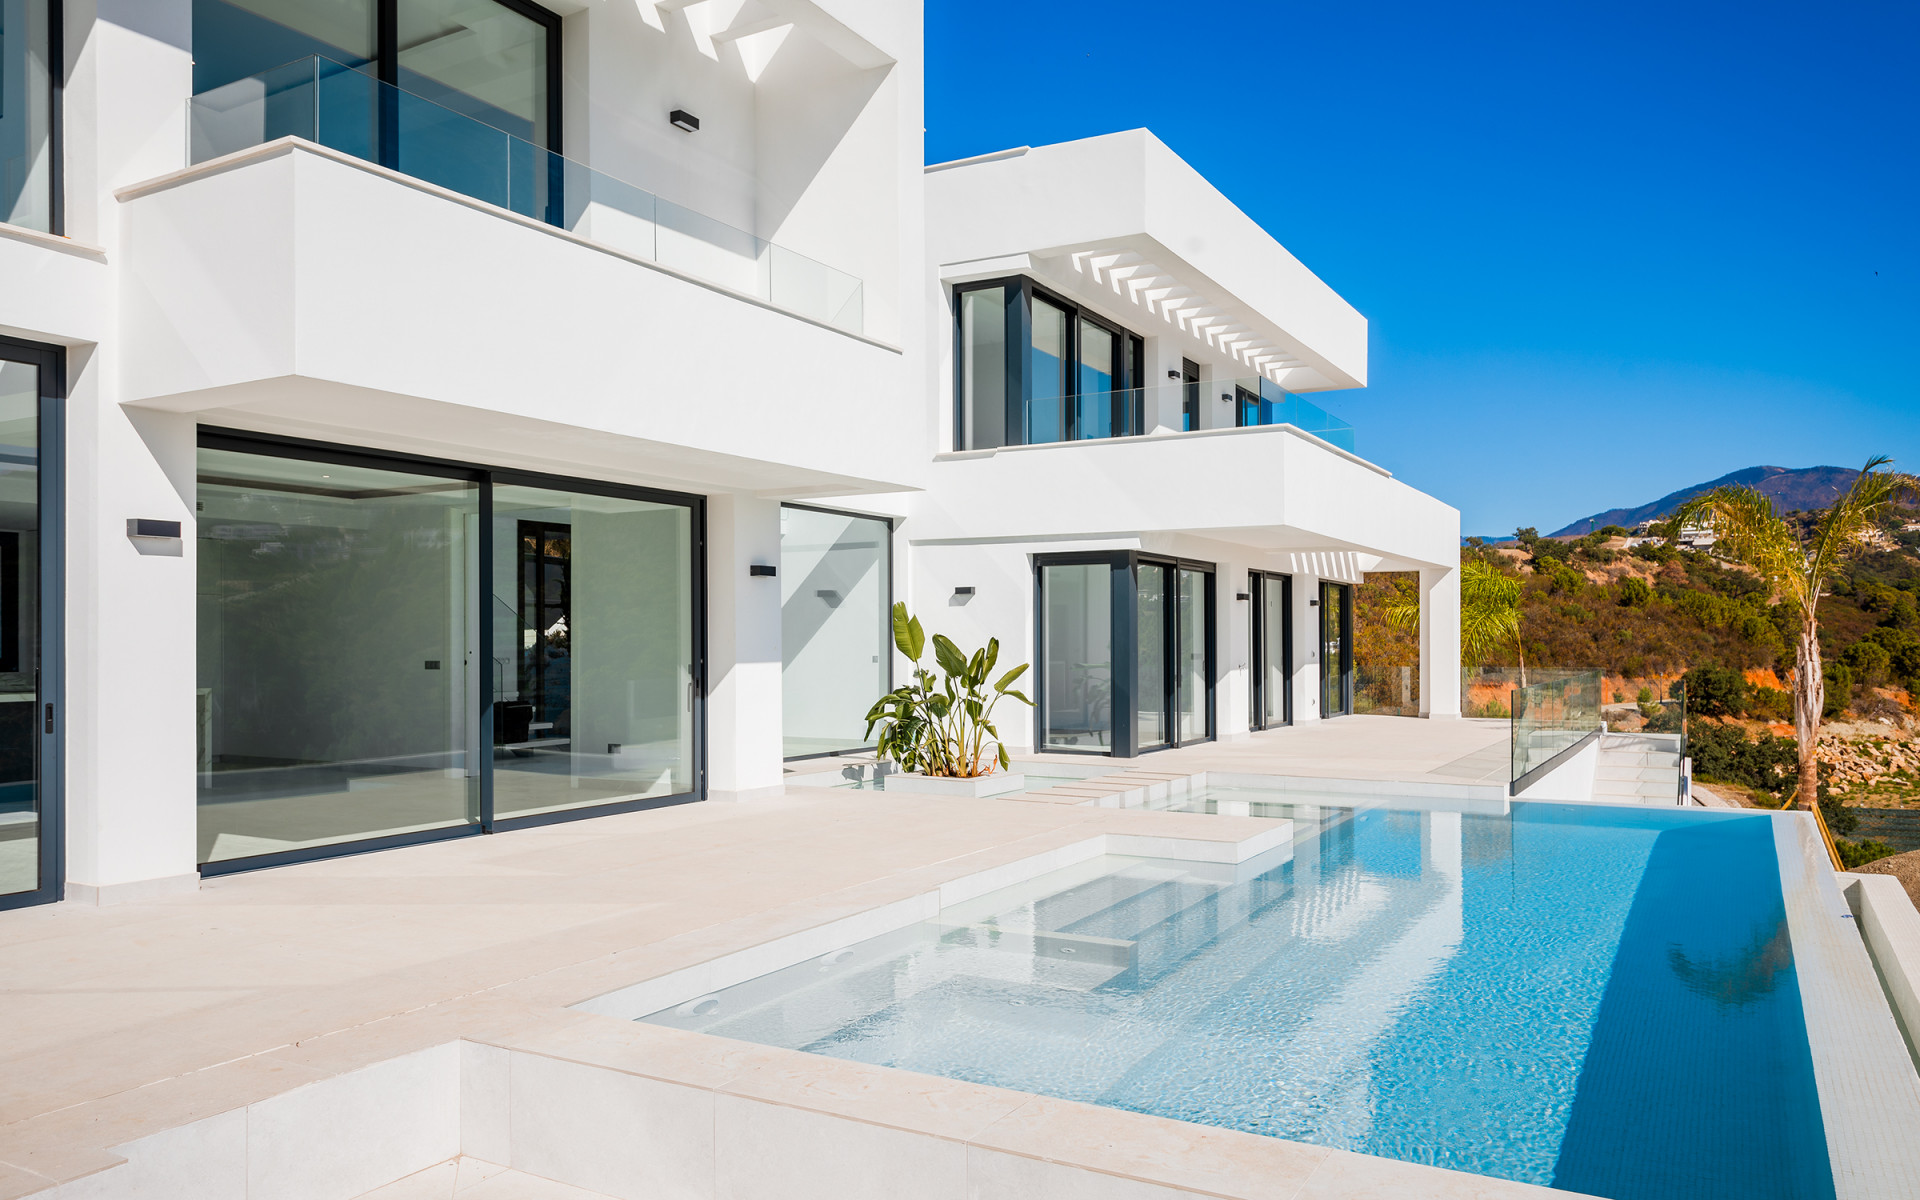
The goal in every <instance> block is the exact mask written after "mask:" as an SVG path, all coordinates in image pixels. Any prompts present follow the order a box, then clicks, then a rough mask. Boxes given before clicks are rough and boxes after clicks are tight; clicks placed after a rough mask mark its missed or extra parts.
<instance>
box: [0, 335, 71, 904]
mask: <svg viewBox="0 0 1920 1200" xmlns="http://www.w3.org/2000/svg"><path fill="white" fill-rule="evenodd" d="M62 365H63V364H62V358H61V352H60V351H59V350H57V349H54V348H51V347H46V346H35V345H30V344H26V343H21V342H14V341H10V340H8V339H6V338H0V908H12V907H15V906H16V905H20V904H34V903H42V902H45V901H50V900H58V899H59V898H60V892H61V869H60V867H61V864H60V806H59V800H58V796H59V787H58V772H57V766H58V763H59V754H58V752H57V751H58V746H59V741H58V735H57V733H56V730H57V729H58V728H59V725H58V724H57V721H58V719H59V718H60V716H61V714H60V713H59V711H58V710H59V707H60V699H61V697H60V689H59V677H60V676H59V671H60V663H61V659H62V656H61V654H60V645H59V636H58V635H59V616H60V612H61V599H60V587H59V584H60V571H59V545H60V537H59V525H58V521H57V518H58V513H59V496H60V487H59V478H58V473H57V467H58V460H57V456H56V455H54V454H53V453H51V451H52V450H53V448H55V447H57V446H58V445H59V440H58V432H57V430H58V424H59V420H60V414H59V408H58V404H59V396H60V392H61V387H62V380H61V370H62Z"/></svg>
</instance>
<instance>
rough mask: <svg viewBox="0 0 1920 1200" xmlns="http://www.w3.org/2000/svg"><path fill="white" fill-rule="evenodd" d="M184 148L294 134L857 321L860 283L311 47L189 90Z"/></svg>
mask: <svg viewBox="0 0 1920 1200" xmlns="http://www.w3.org/2000/svg"><path fill="white" fill-rule="evenodd" d="M188 136H189V139H190V146H189V158H190V160H191V161H192V162H195V163H202V162H206V161H208V160H210V159H214V158H218V157H220V156H221V155H225V154H232V153H234V152H236V151H240V150H245V149H248V148H250V147H253V146H258V145H262V144H264V143H266V142H270V141H273V140H275V139H277V138H283V137H298V138H304V139H306V140H307V141H310V142H315V143H318V144H319V145H322V146H326V147H328V148H330V149H333V150H338V151H340V152H341V153H344V154H350V155H353V156H354V157H356V158H362V159H365V160H367V161H368V162H375V163H379V164H380V165H382V166H386V167H390V168H392V169H393V170H396V171H400V172H402V173H403V174H406V175H410V176H412V177H414V178H415V179H419V180H423V181H424V182H427V183H432V184H436V185H438V186H440V187H444V188H446V189H448V190H449V191H453V192H458V193H460V194H461V195H463V196H470V197H472V198H473V199H475V200H481V201H485V202H486V203H488V204H494V205H498V206H499V207H501V208H505V209H510V210H512V211H513V212H516V213H519V214H520V215H521V216H525V217H531V218H533V219H535V220H538V221H543V222H545V223H546V224H548V225H553V226H556V227H558V228H561V229H565V230H567V231H569V232H571V233H575V234H578V235H579V236H581V237H583V238H586V239H588V240H590V241H593V242H596V243H598V244H600V245H602V246H605V247H607V248H608V249H611V250H615V251H618V252H619V253H621V254H625V255H629V256H631V257H633V258H638V259H642V260H645V261H647V262H652V263H658V264H659V265H661V266H663V267H668V268H671V269H672V270H675V271H678V272H680V273H682V274H686V275H690V276H693V277H695V278H698V279H702V280H705V281H707V282H710V283H715V284H718V285H720V286H722V287H725V288H728V289H730V290H732V291H736V292H741V293H744V294H746V295H749V296H753V297H756V298H757V299H760V300H764V301H766V302H767V303H769V304H771V305H773V306H774V307H776V308H780V309H784V310H785V311H787V312H791V313H795V314H797V315H800V316H803V317H808V318H811V319H813V320H816V321H820V322H822V323H824V324H827V325H831V326H833V327H835V328H838V329H844V330H848V331H850V332H853V333H859V332H861V331H863V330H864V328H865V325H866V314H865V308H864V295H863V292H864V289H863V287H862V284H861V281H860V280H859V279H857V278H855V277H854V276H852V275H849V274H847V273H846V272H844V271H838V270H835V269H834V268H832V267H829V266H827V265H826V264H824V263H821V262H818V261H816V260H814V259H811V258H808V257H807V256H806V255H804V254H799V253H797V252H795V251H793V250H790V249H787V248H786V247H784V246H779V245H775V244H774V243H772V242H770V241H767V240H766V239H764V238H761V237H757V236H755V235H754V234H751V233H748V232H746V231H745V230H742V229H736V228H734V227H733V226H731V225H728V224H726V223H725V222H723V221H719V220H716V219H714V218H713V217H710V216H707V215H706V214H704V213H700V212H696V211H694V210H693V209H690V208H686V207H684V206H682V205H679V204H675V203H673V202H672V201H670V200H667V199H664V198H662V197H660V196H657V195H655V194H653V193H652V192H649V191H647V190H645V189H644V188H640V187H636V186H634V185H633V184H631V183H627V182H626V181H624V180H620V179H616V178H614V177H613V176H611V175H607V174H605V173H603V172H600V171H596V170H594V169H592V168H591V167H587V166H584V165H582V164H580V163H577V162H575V161H573V160H572V159H569V158H565V157H563V156H561V155H558V154H555V153H553V152H552V151H549V150H545V149H543V148H541V147H539V146H536V145H534V144H533V143H532V142H529V141H527V140H526V139H524V138H520V137H516V136H514V135H513V134H510V133H507V132H505V131H504V130H500V129H496V128H494V127H493V126H491V125H489V124H487V123H486V122H484V121H480V120H477V119H475V118H474V117H470V116H468V115H466V114H464V113H459V112H455V111H454V110H453V109H450V108H447V107H445V106H443V105H440V104H437V103H435V102H434V101H432V100H428V99H426V98H424V97H422V96H418V95H415V94H413V93H412V92H409V91H407V90H405V89H404V88H398V87H395V86H393V85H391V84H388V83H383V82H381V81H380V80H378V79H376V78H375V77H374V76H373V75H371V74H370V73H369V72H368V70H367V69H366V68H361V67H349V66H346V65H345V64H342V63H337V62H334V61H333V60H331V59H328V58H323V57H319V56H314V57H309V58H302V59H296V60H295V61H293V62H290V63H287V64H285V65H283V66H279V67H274V68H272V69H271V70H267V71H262V72H259V73H258V74H255V75H250V76H248V77H247V78H245V79H239V80H235V81H234V82H232V83H229V84H226V85H225V86H222V87H218V88H214V89H212V90H210V91H206V92H202V93H201V94H199V95H197V96H195V97H193V99H192V100H191V101H189V112H188Z"/></svg>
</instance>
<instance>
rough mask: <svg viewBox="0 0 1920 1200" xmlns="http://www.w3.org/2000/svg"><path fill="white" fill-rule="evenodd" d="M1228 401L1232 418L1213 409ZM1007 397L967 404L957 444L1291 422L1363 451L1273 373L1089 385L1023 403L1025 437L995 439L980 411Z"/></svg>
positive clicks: (1341, 426) (1344, 427)
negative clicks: (1271, 376) (1101, 388)
mask: <svg viewBox="0 0 1920 1200" xmlns="http://www.w3.org/2000/svg"><path fill="white" fill-rule="evenodd" d="M1036 374H1037V375H1039V376H1040V377H1041V378H1049V377H1057V375H1058V372H1045V371H1042V372H1037V373H1036ZM962 389H963V391H964V389H965V381H964V380H963V381H962ZM976 399H978V398H976ZM1221 402H1224V403H1226V404H1229V405H1231V406H1232V419H1231V424H1229V423H1228V422H1227V421H1223V420H1220V419H1219V418H1218V417H1217V416H1214V415H1212V414H1210V412H1209V409H1210V407H1211V405H1212V404H1215V403H1221ZM1000 403H1001V402H1000V400H999V399H998V398H997V397H995V398H991V404H989V405H987V406H985V407H984V408H983V409H982V410H981V411H979V412H976V411H975V410H974V409H972V408H971V407H966V408H964V409H963V412H962V417H961V419H962V421H963V423H964V427H963V428H962V429H961V430H959V439H958V441H957V444H958V445H960V446H963V447H966V446H977V447H979V448H981V449H989V448H993V445H994V444H996V443H997V444H999V445H1006V444H1013V445H1028V446H1039V445H1051V444H1053V443H1057V442H1083V441H1094V440H1099V439H1102V438H1123V437H1137V436H1140V435H1142V434H1147V433H1152V432H1154V431H1155V430H1156V429H1164V430H1172V431H1174V432H1192V431H1195V430H1201V429H1210V430H1212V431H1214V432H1219V431H1222V430H1225V429H1231V428H1235V427H1238V428H1243V429H1244V428H1254V427H1258V426H1264V425H1284V426H1288V427H1291V428H1293V429H1296V430H1298V431H1300V432H1301V433H1308V434H1312V435H1313V436H1314V437H1316V438H1318V439H1320V440H1321V441H1323V442H1326V443H1327V444H1328V445H1330V446H1333V447H1335V448H1337V449H1340V450H1345V451H1346V452H1347V453H1348V454H1354V453H1356V451H1355V449H1354V431H1353V426H1352V425H1351V424H1349V423H1347V422H1346V421H1343V420H1341V419H1340V418H1339V417H1336V416H1334V415H1333V414H1332V413H1330V412H1328V411H1327V410H1326V409H1324V408H1321V407H1320V406H1319V405H1317V404H1315V403H1313V402H1312V401H1310V400H1307V399H1305V398H1304V397H1301V396H1296V395H1294V394H1293V393H1291V392H1288V391H1285V390H1283V389H1281V388H1280V387H1279V386H1277V385H1276V384H1274V383H1273V381H1272V380H1269V379H1261V378H1244V379H1233V378H1229V379H1208V380H1203V381H1199V382H1180V383H1160V384H1152V385H1150V386H1147V387H1136V388H1120V389H1117V390H1113V391H1083V392H1080V393H1078V394H1074V395H1067V396H1035V397H1033V398H1031V399H1029V400H1027V401H1025V402H1024V404H1023V405H1021V406H1020V409H1019V410H1018V411H1022V412H1024V421H1019V420H1017V421H1016V424H1017V426H1018V427H1019V428H1020V429H1021V434H1022V436H1019V437H1016V438H1011V439H1004V440H1002V439H997V438H995V436H994V435H995V432H996V431H994V430H992V429H990V428H987V427H986V426H984V425H983V424H982V423H981V416H982V415H983V414H984V413H985V412H986V411H987V410H988V409H990V410H991V412H992V414H994V415H997V414H998V411H999V406H1000ZM983 436H984V437H986V438H988V439H991V441H990V442H989V444H987V445H981V442H980V439H981V438H982V437H983Z"/></svg>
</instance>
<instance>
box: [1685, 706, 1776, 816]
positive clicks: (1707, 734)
mask: <svg viewBox="0 0 1920 1200" xmlns="http://www.w3.org/2000/svg"><path fill="white" fill-rule="evenodd" d="M1687 753H1688V754H1690V755H1692V757H1693V773H1694V774H1695V775H1696V776H1698V777H1699V778H1700V780H1701V782H1703V783H1714V782H1720V783H1737V784H1739V785H1740V786H1741V787H1746V788H1752V789H1753V790H1755V791H1758V792H1765V793H1767V794H1768V795H1771V796H1774V797H1776V798H1778V797H1780V796H1783V795H1785V794H1786V791H1787V789H1788V788H1790V787H1792V786H1793V782H1794V778H1795V771H1794V768H1795V766H1796V764H1797V762H1798V759H1799V751H1798V750H1797V748H1796V747H1795V746H1794V743H1793V739H1792V738H1783V737H1775V736H1773V735H1772V734H1762V735H1761V736H1760V737H1759V738H1757V739H1754V738H1749V737H1748V736H1747V734H1746V731H1745V730H1743V729H1741V728H1740V727H1739V726H1738V725H1723V724H1721V723H1720V722H1718V721H1707V720H1701V721H1694V722H1692V725H1691V728H1689V729H1688V731H1687Z"/></svg>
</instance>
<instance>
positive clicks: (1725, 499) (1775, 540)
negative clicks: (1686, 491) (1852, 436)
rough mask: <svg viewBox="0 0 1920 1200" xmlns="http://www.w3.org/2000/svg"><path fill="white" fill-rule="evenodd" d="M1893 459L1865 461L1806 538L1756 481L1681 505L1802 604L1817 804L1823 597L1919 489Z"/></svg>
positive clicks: (1805, 735) (1734, 554)
mask: <svg viewBox="0 0 1920 1200" xmlns="http://www.w3.org/2000/svg"><path fill="white" fill-rule="evenodd" d="M1892 462H1893V460H1892V459H1891V458H1888V457H1886V456H1885V455H1881V456H1879V457H1876V458H1870V459H1868V460H1867V465H1866V466H1864V467H1862V468H1861V469H1860V474H1858V475H1857V476H1855V477H1854V480H1853V484H1852V486H1851V487H1849V488H1848V489H1847V492H1846V494H1845V495H1843V496H1841V497H1840V498H1839V499H1838V500H1836V501H1834V503H1833V507H1832V508H1829V509H1828V510H1827V511H1826V513H1825V515H1823V516H1822V517H1821V518H1820V522H1819V524H1818V525H1816V526H1815V527H1814V531H1813V540H1812V542H1811V543H1803V542H1802V541H1801V539H1800V535H1799V533H1798V532H1796V531H1795V530H1794V528H1793V526H1791V525H1789V524H1788V523H1787V522H1786V521H1785V520H1783V519H1782V518H1781V517H1780V515H1779V514H1778V513H1776V512H1775V511H1774V506H1773V501H1772V500H1771V499H1770V498H1769V497H1767V496H1765V495H1763V494H1761V493H1760V492H1757V491H1755V490H1754V489H1752V488H1750V487H1744V486H1735V487H1721V488H1715V489H1714V490H1712V491H1711V492H1707V493H1705V494H1704V495H1700V496H1696V497H1694V498H1693V499H1691V500H1689V501H1687V502H1686V503H1685V504H1683V505H1681V506H1680V508H1679V510H1678V511H1677V512H1675V513H1674V515H1673V521H1672V527H1673V528H1674V529H1676V530H1678V529H1683V528H1685V527H1687V526H1689V525H1694V526H1704V527H1705V528H1707V529H1709V530H1711V531H1712V532H1713V533H1714V535H1715V537H1716V539H1717V540H1716V541H1715V543H1714V550H1715V552H1716V553H1719V554H1724V555H1725V556H1726V557H1728V558H1731V559H1733V560H1734V561H1735V562H1740V563H1745V564H1746V565H1747V566H1749V567H1752V568H1753V570H1754V571H1755V572H1756V573H1757V574H1758V575H1759V576H1760V579H1761V581H1762V582H1764V583H1766V584H1767V586H1768V587H1770V588H1772V589H1773V594H1774V595H1775V596H1778V597H1779V598H1780V599H1781V600H1783V601H1786V602H1787V603H1790V604H1792V605H1793V606H1794V607H1795V608H1797V609H1798V610H1799V615H1800V632H1799V634H1798V636H1796V637H1795V638H1794V644H1793V660H1794V669H1793V734H1794V738H1795V739H1796V740H1797V741H1798V742H1799V743H1800V799H1799V804H1798V807H1800V808H1805V809H1811V808H1812V807H1813V806H1814V804H1815V803H1816V802H1817V799H1818V797H1819V795H1820V747H1819V740H1818V739H1819V733H1820V712H1821V709H1822V708H1823V707H1824V706H1825V704H1826V699H1827V695H1826V683H1825V680H1824V679H1823V678H1822V677H1821V672H1820V597H1821V596H1822V595H1823V594H1824V593H1825V592H1826V590H1827V587H1828V585H1829V584H1831V583H1832V582H1833V580H1834V579H1835V578H1836V577H1837V576H1838V575H1839V574H1840V572H1841V568H1842V564H1843V563H1844V562H1845V561H1846V560H1847V559H1848V558H1850V557H1852V556H1853V555H1854V554H1856V553H1858V552H1859V550H1860V548H1861V547H1862V546H1863V545H1865V542H1864V541H1863V539H1862V535H1863V534H1864V533H1865V532H1866V531H1867V530H1868V529H1870V528H1872V527H1873V526H1874V524H1875V523H1876V522H1877V521H1878V520H1879V519H1880V518H1881V517H1882V516H1884V515H1885V514H1886V512H1887V510H1888V509H1890V508H1892V507H1893V506H1894V505H1895V504H1896V503H1898V502H1900V501H1901V500H1904V499H1909V498H1912V497H1914V496H1915V495H1920V481H1917V480H1915V479H1914V477H1913V476H1911V475H1904V474H1901V473H1900V472H1898V471H1893V470H1882V469H1881V468H1883V467H1888V466H1890V465H1891V464H1892Z"/></svg>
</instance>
